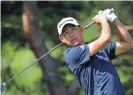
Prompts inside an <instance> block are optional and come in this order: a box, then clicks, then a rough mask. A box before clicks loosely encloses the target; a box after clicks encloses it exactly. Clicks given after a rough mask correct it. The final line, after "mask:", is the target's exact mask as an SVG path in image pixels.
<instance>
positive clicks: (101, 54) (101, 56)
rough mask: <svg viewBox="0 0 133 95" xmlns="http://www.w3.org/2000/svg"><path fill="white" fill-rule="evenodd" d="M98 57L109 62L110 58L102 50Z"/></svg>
mask: <svg viewBox="0 0 133 95" xmlns="http://www.w3.org/2000/svg"><path fill="white" fill-rule="evenodd" d="M95 56H96V57H98V58H99V59H101V60H104V61H108V58H107V57H106V55H105V54H104V51H102V50H100V51H99V52H98V53H96V54H95Z"/></svg>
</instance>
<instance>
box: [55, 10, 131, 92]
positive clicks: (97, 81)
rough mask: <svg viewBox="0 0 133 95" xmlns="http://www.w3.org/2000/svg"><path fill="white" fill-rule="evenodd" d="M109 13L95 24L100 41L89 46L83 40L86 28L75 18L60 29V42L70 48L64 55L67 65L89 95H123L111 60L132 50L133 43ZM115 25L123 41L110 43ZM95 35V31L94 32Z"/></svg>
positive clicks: (63, 24)
mask: <svg viewBox="0 0 133 95" xmlns="http://www.w3.org/2000/svg"><path fill="white" fill-rule="evenodd" d="M109 11H110V9H107V10H105V11H100V12H99V13H98V15H96V16H95V17H94V18H93V19H92V20H93V21H95V22H96V23H97V24H98V25H100V26H101V34H100V36H99V38H97V39H96V40H95V41H93V42H90V43H88V44H86V43H85V41H84V39H83V32H82V31H83V28H82V27H81V26H80V25H79V24H78V22H77V21H76V20H75V19H74V18H72V17H66V18H63V19H62V20H61V21H60V22H59V23H58V25H57V29H58V33H59V39H60V40H61V41H62V42H63V43H65V44H67V45H68V46H69V48H68V49H67V50H66V51H65V54H64V56H65V59H66V63H67V65H68V67H69V69H70V71H71V72H72V73H74V74H75V75H76V77H77V79H78V80H79V83H80V85H81V87H82V88H83V90H84V91H85V94H86V95H124V89H123V87H122V84H121V82H120V79H119V76H118V74H117V72H116V69H115V67H114V65H113V64H112V63H111V60H112V59H114V58H116V56H117V55H119V54H121V53H123V52H125V51H127V50H129V49H131V48H132V47H133V39H132V38H131V36H130V34H129V33H128V31H127V30H126V28H125V27H124V25H123V24H122V23H121V22H120V21H119V20H118V18H117V16H116V15H115V13H114V12H112V13H109ZM108 21H109V22H111V23H113V24H114V25H115V26H116V28H117V30H118V31H117V32H118V34H119V35H118V37H119V39H120V41H118V42H112V41H111V28H110V25H109V23H108ZM93 32H94V33H95V32H96V31H93Z"/></svg>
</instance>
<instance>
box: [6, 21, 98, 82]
mask: <svg viewBox="0 0 133 95" xmlns="http://www.w3.org/2000/svg"><path fill="white" fill-rule="evenodd" d="M94 23H95V22H91V23H89V24H87V25H86V26H85V27H84V28H83V29H84V30H85V29H86V28H88V27H90V26H91V25H93V24H94ZM62 44H63V42H62V43H60V44H58V45H57V46H56V47H54V48H53V49H52V50H50V51H48V52H47V53H45V54H44V55H42V56H41V57H40V58H38V59H37V60H36V61H35V62H33V63H32V64H30V65H29V66H28V67H26V68H25V69H23V70H22V71H20V72H19V73H18V74H16V75H14V76H13V77H12V78H10V79H9V80H7V81H6V82H4V84H7V83H8V82H9V81H11V80H13V79H14V78H15V77H17V76H18V75H20V74H21V73H23V72H24V71H25V70H27V69H28V68H30V67H31V66H32V65H34V64H35V63H36V62H38V61H39V60H41V59H42V58H43V57H45V56H46V55H48V54H49V53H51V52H52V51H53V50H55V49H56V48H58V47H59V46H61V45H62Z"/></svg>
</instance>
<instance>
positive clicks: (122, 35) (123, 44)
mask: <svg viewBox="0 0 133 95" xmlns="http://www.w3.org/2000/svg"><path fill="white" fill-rule="evenodd" d="M113 23H114V24H115V26H116V28H117V34H118V35H117V36H118V37H119V39H120V41H119V42H116V51H115V55H118V54H121V53H123V52H125V51H127V50H129V49H131V48H132V47H133V39H132V37H131V35H130V34H129V33H128V31H127V29H126V27H125V26H124V25H123V24H122V23H121V22H120V21H119V20H118V19H115V20H114V21H113Z"/></svg>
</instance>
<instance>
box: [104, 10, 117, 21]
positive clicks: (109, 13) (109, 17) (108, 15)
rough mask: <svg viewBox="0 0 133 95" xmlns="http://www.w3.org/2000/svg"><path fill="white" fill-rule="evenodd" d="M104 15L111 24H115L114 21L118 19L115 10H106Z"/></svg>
mask: <svg viewBox="0 0 133 95" xmlns="http://www.w3.org/2000/svg"><path fill="white" fill-rule="evenodd" d="M104 14H105V15H106V18H107V20H108V21H110V22H113V21H114V19H116V18H117V16H116V15H115V13H114V9H113V8H111V9H106V10H104Z"/></svg>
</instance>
